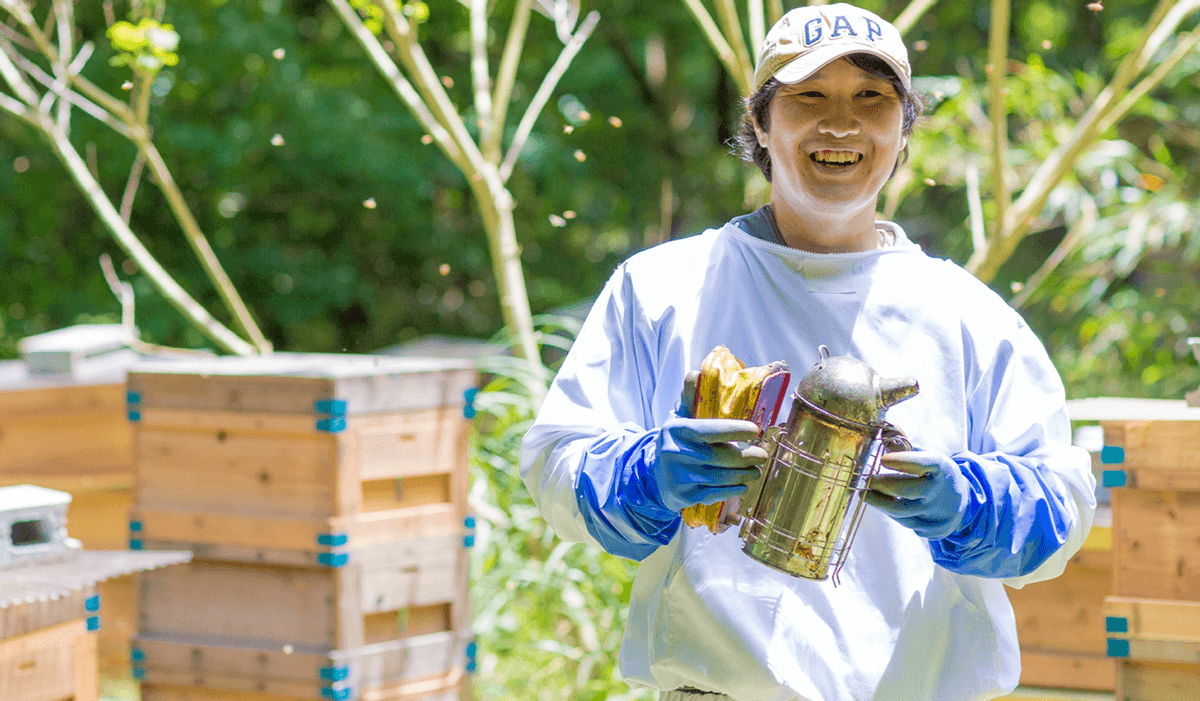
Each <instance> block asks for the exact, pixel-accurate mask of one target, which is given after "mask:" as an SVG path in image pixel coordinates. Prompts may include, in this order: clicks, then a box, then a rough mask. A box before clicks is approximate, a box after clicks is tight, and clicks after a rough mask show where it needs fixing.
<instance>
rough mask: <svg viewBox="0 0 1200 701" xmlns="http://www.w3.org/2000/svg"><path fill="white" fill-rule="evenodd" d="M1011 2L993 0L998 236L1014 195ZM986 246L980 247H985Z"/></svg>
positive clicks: (991, 77)
mask: <svg viewBox="0 0 1200 701" xmlns="http://www.w3.org/2000/svg"><path fill="white" fill-rule="evenodd" d="M1011 9H1012V8H1011V6H1010V4H1009V0H992V25H991V28H990V29H989V30H988V37H989V45H988V68H989V69H990V70H989V71H988V76H987V79H988V115H989V118H990V121H991V134H992V201H993V202H994V203H995V205H996V219H995V223H994V234H993V235H994V236H995V237H997V238H999V237H1002V236H1004V233H1005V232H1006V231H1007V230H1008V226H1007V222H1008V208H1009V204H1010V197H1011V195H1010V194H1009V191H1008V181H1007V179H1006V178H1005V175H1006V172H1007V170H1008V100H1007V99H1006V97H1005V90H1004V78H1005V76H1007V75H1008V31H1009V21H1010V12H1011ZM985 249H986V246H984V247H976V249H975V250H976V251H983V250H985Z"/></svg>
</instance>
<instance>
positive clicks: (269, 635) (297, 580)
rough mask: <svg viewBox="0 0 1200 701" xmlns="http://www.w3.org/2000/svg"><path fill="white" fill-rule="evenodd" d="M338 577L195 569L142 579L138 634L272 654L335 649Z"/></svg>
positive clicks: (289, 570) (217, 566)
mask: <svg viewBox="0 0 1200 701" xmlns="http://www.w3.org/2000/svg"><path fill="white" fill-rule="evenodd" d="M338 576H339V573H338V571H337V570H328V569H318V568H298V567H273V566H253V565H246V564H236V563H225V562H192V563H190V564H188V565H180V566H178V567H169V568H166V569H161V570H154V571H151V572H146V573H144V574H143V575H142V589H141V595H140V604H141V625H140V628H139V630H140V632H141V633H143V634H148V635H154V636H164V635H165V636H184V637H198V638H205V637H207V638H223V639H226V640H228V641H229V642H230V643H231V644H234V643H237V644H244V645H248V646H253V647H263V648H272V647H279V648H281V649H282V647H283V645H285V644H290V645H295V646H304V645H307V646H313V647H319V646H325V647H335V646H336V645H337V640H336V636H337V626H338V621H337V612H336V611H335V607H334V601H335V599H334V597H335V579H336V578H337V577H338Z"/></svg>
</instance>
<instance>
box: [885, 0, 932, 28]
mask: <svg viewBox="0 0 1200 701" xmlns="http://www.w3.org/2000/svg"><path fill="white" fill-rule="evenodd" d="M936 4H937V0H912V2H910V3H909V4H908V7H906V8H904V11H903V12H901V13H900V16H899V17H897V18H896V20H895V21H894V22H892V26H893V27H895V28H896V29H897V30H899V32H900V36H904V35H905V34H908V30H910V29H912V28H913V25H914V24H916V23H917V20H919V19H921V17H922V16H923V15H924V14H925V13H926V12H928V11H929V8H931V7H933V6H934V5H936Z"/></svg>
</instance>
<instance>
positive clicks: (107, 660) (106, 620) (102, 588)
mask: <svg viewBox="0 0 1200 701" xmlns="http://www.w3.org/2000/svg"><path fill="white" fill-rule="evenodd" d="M139 577H140V575H137V574H130V575H125V576H124V577H114V578H113V579H109V580H107V581H104V582H100V584H98V585H97V590H98V593H99V594H100V630H99V631H98V632H99V641H98V648H97V657H98V658H99V660H100V673H101V675H103V676H106V677H110V678H115V679H127V678H129V673H130V664H129V641H130V640H132V639H133V636H134V634H135V633H136V632H137V626H138V613H137V593H138V578H139Z"/></svg>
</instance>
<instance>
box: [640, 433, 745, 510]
mask: <svg viewBox="0 0 1200 701" xmlns="http://www.w3.org/2000/svg"><path fill="white" fill-rule="evenodd" d="M757 435H758V426H757V425H756V424H755V423H754V422H753V421H739V420H736V419H688V418H683V417H681V416H679V415H675V416H672V417H671V418H670V419H667V421H666V423H664V424H663V425H662V427H661V428H660V429H659V433H658V440H656V441H655V450H654V452H655V455H654V462H653V466H652V468H651V470H650V475H651V476H652V477H653V479H654V483H655V487H656V490H657V492H658V495H659V502H660V503H661V504H662V506H663V507H664V508H666V509H667V510H669V511H672V512H679V511H681V510H682V509H684V508H685V507H688V506H691V505H692V504H712V503H714V502H718V501H722V500H724V499H729V498H730V497H736V496H741V495H742V494H745V493H746V490H747V489H748V487H747V484H748V483H749V482H751V481H753V480H755V479H757V478H758V476H759V474H760V472H759V469H758V468H757V467H756V466H757V465H761V464H762V463H764V462H766V460H767V451H766V450H765V449H763V448H761V447H759V446H745V447H740V446H738V445H735V444H734V443H733V441H750V440H752V439H754V437H755V436H757Z"/></svg>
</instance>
